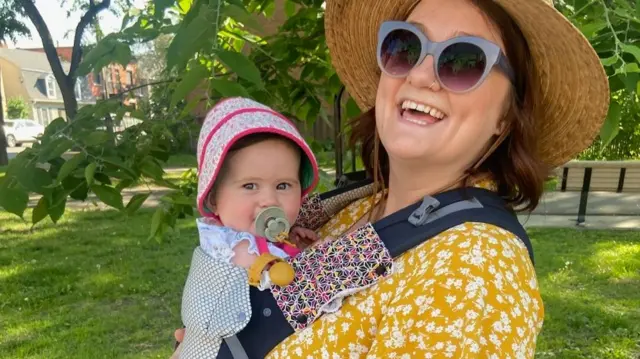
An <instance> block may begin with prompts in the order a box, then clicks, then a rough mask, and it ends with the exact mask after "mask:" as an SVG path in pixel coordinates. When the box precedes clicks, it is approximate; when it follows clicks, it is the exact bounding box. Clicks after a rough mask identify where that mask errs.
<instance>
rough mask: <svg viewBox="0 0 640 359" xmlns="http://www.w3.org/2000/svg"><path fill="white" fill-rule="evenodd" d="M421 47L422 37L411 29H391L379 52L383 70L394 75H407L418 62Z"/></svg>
mask: <svg viewBox="0 0 640 359" xmlns="http://www.w3.org/2000/svg"><path fill="white" fill-rule="evenodd" d="M421 49H422V46H421V44H420V39H419V38H418V36H416V34H414V33H412V32H411V31H407V30H401V29H398V30H393V31H391V32H390V33H389V34H388V35H387V36H386V37H385V38H384V40H383V42H382V47H381V49H380V53H379V54H378V56H380V60H381V61H380V63H381V64H382V70H384V71H385V72H387V73H389V74H391V75H393V76H402V75H406V74H407V73H409V71H410V70H411V69H412V68H413V66H415V64H416V63H417V62H418V58H419V57H420V51H421Z"/></svg>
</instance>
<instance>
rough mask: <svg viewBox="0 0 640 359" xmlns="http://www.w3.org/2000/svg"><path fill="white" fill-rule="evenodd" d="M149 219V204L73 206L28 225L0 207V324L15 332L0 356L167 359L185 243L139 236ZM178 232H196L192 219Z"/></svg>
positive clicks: (1, 343)
mask: <svg viewBox="0 0 640 359" xmlns="http://www.w3.org/2000/svg"><path fill="white" fill-rule="evenodd" d="M150 222H151V212H149V211H142V212H141V213H140V214H138V215H134V216H132V217H129V218H127V217H125V216H122V215H121V214H119V213H117V212H115V211H104V212H97V211H71V212H68V213H66V214H65V217H63V220H61V221H60V222H59V223H58V225H54V224H52V223H42V224H39V225H38V226H37V227H36V228H35V229H34V230H33V232H30V231H29V228H30V224H29V223H23V222H22V221H21V220H20V219H18V218H16V217H12V216H11V215H8V214H7V213H3V212H2V213H0V223H2V225H1V226H2V229H1V230H2V232H1V234H0V236H1V237H2V241H0V248H1V249H2V250H1V251H0V285H1V286H2V288H3V289H2V291H0V302H1V303H2V308H3V309H2V321H3V327H6V328H12V330H13V332H12V333H13V334H12V336H11V337H8V336H4V335H3V336H2V338H1V339H0V358H7V359H8V358H18V357H19V358H47V359H48V358H69V357H73V358H153V357H160V358H168V357H169V353H170V352H171V349H172V343H173V340H172V335H173V330H174V329H175V328H177V327H178V326H180V320H179V308H180V307H179V303H180V300H181V293H182V287H183V285H184V280H185V278H186V273H187V270H188V265H189V262H190V257H191V250H192V248H193V247H192V246H191V245H187V246H185V245H182V243H183V242H184V241H182V240H179V239H174V240H173V241H166V242H161V243H158V242H156V241H153V240H151V241H149V240H147V237H148V233H149V226H150ZM179 223H180V222H179ZM182 235H183V236H184V238H196V233H195V226H194V225H191V232H190V229H189V226H185V227H184V230H183V231H182ZM191 243H193V242H191ZM40 321H41V322H46V323H47V325H35V324H34V325H33V326H30V325H29V324H25V323H37V322H40ZM150 328H152V329H150Z"/></svg>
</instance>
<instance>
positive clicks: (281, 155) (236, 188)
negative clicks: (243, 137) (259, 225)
mask: <svg viewBox="0 0 640 359" xmlns="http://www.w3.org/2000/svg"><path fill="white" fill-rule="evenodd" d="M225 161H230V163H229V164H228V166H226V167H227V168H228V172H227V173H225V174H224V176H223V177H222V178H221V182H220V184H219V185H218V186H217V191H216V194H215V198H214V200H213V204H214V213H215V214H217V215H218V216H219V217H220V220H221V221H222V223H223V225H225V226H228V227H231V228H233V229H235V230H238V231H245V232H250V233H253V234H255V227H254V220H255V218H256V216H257V215H258V213H260V211H261V210H262V209H264V208H266V207H271V206H277V207H280V208H282V209H283V210H284V212H285V214H286V216H287V220H288V221H289V224H291V225H293V223H294V221H295V220H296V218H297V216H298V211H299V210H300V204H301V195H302V189H301V184H300V175H299V171H300V152H299V151H297V150H296V149H295V148H293V146H292V145H290V144H288V143H286V142H284V141H281V140H276V139H270V140H266V141H262V142H259V143H256V144H253V145H251V146H248V147H245V148H243V149H241V150H239V151H237V152H234V153H233V154H231V155H229V156H227V158H226V159H225Z"/></svg>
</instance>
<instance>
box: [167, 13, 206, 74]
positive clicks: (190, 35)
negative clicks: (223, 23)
mask: <svg viewBox="0 0 640 359" xmlns="http://www.w3.org/2000/svg"><path fill="white" fill-rule="evenodd" d="M215 18H216V14H215V12H214V11H212V10H211V9H209V8H206V7H204V8H201V9H199V11H198V12H197V15H196V17H195V18H194V19H193V20H192V21H190V22H189V23H186V22H185V21H186V19H185V21H183V23H182V25H181V26H180V28H179V29H178V31H177V33H176V35H175V36H174V38H173V40H171V44H170V45H169V48H168V49H167V70H171V69H172V68H174V67H176V66H182V65H183V64H186V63H187V61H188V60H189V59H191V58H192V57H193V55H194V54H195V53H196V52H197V51H198V50H199V49H201V48H203V47H205V45H206V44H208V43H209V41H212V39H213V40H214V41H215V39H216V38H217V31H218V29H216V28H215V26H213V21H214V20H215Z"/></svg>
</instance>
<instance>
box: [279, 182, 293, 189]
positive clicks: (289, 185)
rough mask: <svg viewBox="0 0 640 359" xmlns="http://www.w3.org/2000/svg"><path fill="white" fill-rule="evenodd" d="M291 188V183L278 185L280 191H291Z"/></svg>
mask: <svg viewBox="0 0 640 359" xmlns="http://www.w3.org/2000/svg"><path fill="white" fill-rule="evenodd" d="M289 188H291V183H286V182H282V183H280V184H278V186H277V187H276V189H278V190H285V189H289Z"/></svg>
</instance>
